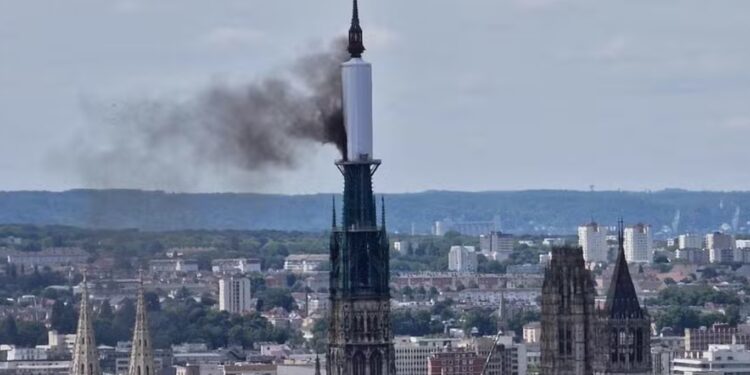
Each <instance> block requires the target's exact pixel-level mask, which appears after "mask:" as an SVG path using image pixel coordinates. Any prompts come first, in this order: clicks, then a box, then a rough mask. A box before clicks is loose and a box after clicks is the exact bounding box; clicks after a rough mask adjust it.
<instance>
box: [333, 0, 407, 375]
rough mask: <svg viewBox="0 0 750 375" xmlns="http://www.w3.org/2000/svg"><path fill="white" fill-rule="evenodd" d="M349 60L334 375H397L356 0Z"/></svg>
mask: <svg viewBox="0 0 750 375" xmlns="http://www.w3.org/2000/svg"><path fill="white" fill-rule="evenodd" d="M347 51H349V55H350V59H349V61H347V62H345V63H343V64H342V66H341V70H342V72H341V73H342V99H343V108H344V123H345V127H346V137H347V143H346V152H345V153H344V155H343V159H342V160H340V161H338V162H336V165H337V167H338V168H339V170H340V171H341V173H342V174H343V176H344V207H343V215H342V223H341V226H340V227H337V226H336V210H335V209H334V210H333V228H332V229H331V244H330V260H331V271H330V299H331V303H330V325H329V328H328V353H327V358H326V372H327V374H328V375H395V373H396V367H395V352H394V349H393V334H392V332H391V324H390V322H391V320H390V305H391V295H390V286H389V275H390V271H389V264H388V259H389V253H388V248H389V245H388V237H387V234H386V230H385V209H383V212H382V215H381V223H380V225H378V222H377V218H376V207H375V197H374V195H373V189H372V177H373V175H374V174H375V171H376V170H377V168H378V166H379V165H380V161H379V160H377V159H373V153H372V69H371V66H370V64H369V63H368V62H366V61H364V60H363V59H362V53H363V52H364V51H365V47H364V43H363V38H362V28H361V27H360V25H359V14H358V9H357V1H356V0H354V4H353V11H352V20H351V27H350V28H349V45H348V48H347Z"/></svg>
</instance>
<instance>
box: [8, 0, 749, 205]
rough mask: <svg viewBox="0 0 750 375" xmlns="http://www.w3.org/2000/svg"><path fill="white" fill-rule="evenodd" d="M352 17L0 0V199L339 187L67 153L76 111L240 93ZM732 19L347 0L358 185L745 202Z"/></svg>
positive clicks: (705, 14)
mask: <svg viewBox="0 0 750 375" xmlns="http://www.w3.org/2000/svg"><path fill="white" fill-rule="evenodd" d="M350 6H351V5H350V3H349V2H348V1H346V0H316V1H306V0H273V1H267V0H212V1H204V0H160V1H150V0H110V1H102V0H86V1H84V0H66V1H55V0H36V1H11V0H0V130H1V132H0V174H1V175H2V176H3V178H2V179H0V190H65V189H71V188H80V187H94V188H115V187H117V188H145V189H159V190H168V191H203V192H213V191H233V192H244V191H257V192H265V193H294V194H297V193H316V192H337V191H340V190H341V189H342V187H343V182H342V179H341V176H340V174H339V172H338V170H337V169H336V168H335V166H334V165H333V160H334V159H336V158H337V152H336V150H335V149H334V148H333V147H332V146H321V147H310V148H309V149H306V151H305V152H306V153H307V154H308V155H305V157H304V158H303V160H302V162H301V163H298V165H297V167H296V168H293V169H290V170H281V169H279V170H278V171H270V172H269V173H264V174H263V175H262V176H253V177H252V178H255V179H256V180H257V181H253V182H251V183H248V182H247V179H242V178H239V179H238V178H234V177H233V176H234V175H235V174H237V173H238V172H237V171H230V170H226V169H223V168H212V169H211V170H203V171H199V173H198V175H197V177H196V178H195V179H193V180H190V183H187V184H186V183H184V181H183V182H178V181H177V179H175V182H174V183H171V182H170V181H169V179H167V181H166V182H164V181H162V182H160V183H158V184H154V183H153V181H150V180H148V179H141V178H140V177H139V176H138V174H137V173H129V174H128V175H127V176H122V177H121V178H117V179H113V180H108V181H94V180H92V179H90V178H88V177H87V174H86V173H81V170H80V169H81V168H80V166H76V165H74V164H75V163H76V162H75V158H73V157H71V155H75V154H77V153H80V152H81V150H84V151H85V149H84V148H83V145H84V144H92V143H93V144H97V142H101V140H99V139H98V138H97V137H98V136H100V135H97V134H96V132H94V131H92V130H91V129H96V128H97V126H99V125H98V124H97V123H96V121H97V120H96V118H92V116H90V114H88V113H87V108H88V106H89V105H90V103H98V104H97V105H101V104H102V103H104V104H105V105H111V106H117V105H118V103H120V102H122V101H127V100H128V99H129V98H134V97H150V96H159V97H165V96H166V97H172V96H174V97H183V96H190V95H191V93H192V92H194V91H196V90H200V88H202V87H205V86H206V85H207V84H209V83H210V82H216V81H221V82H246V81H252V80H257V79H259V77H263V76H264V75H266V74H269V72H274V71H278V70H279V69H283V68H284V67H285V66H288V65H289V64H290V62H292V61H294V59H295V58H297V57H298V56H299V55H300V54H304V53H308V52H309V51H314V50H316V49H321V48H323V47H322V46H325V45H327V44H328V43H329V42H330V41H331V40H332V39H334V38H336V37H340V36H343V35H345V33H346V30H347V28H348V22H349V17H350ZM747 14H750V2H748V1H746V0H735V1H729V0H717V1H710V2H709V1H705V0H684V1H666V0H656V1H654V0H648V1H646V0H611V1H600V0H586V1H584V0H469V1H467V0H431V1H423V0H420V1H417V0H413V1H395V0H378V1H374V0H360V18H361V22H362V27H363V29H364V38H365V46H366V47H367V51H366V52H365V55H364V57H365V59H366V60H368V61H370V62H371V63H372V64H373V86H374V93H373V101H374V104H373V105H374V138H375V139H374V142H375V146H374V149H375V151H374V153H375V156H376V157H377V158H380V159H382V160H383V165H382V166H381V168H380V169H379V171H378V173H377V175H376V177H375V189H376V190H378V191H381V192H389V193H390V192H417V191H423V190H468V191H485V190H521V189H542V188H543V189H577V190H588V189H589V188H590V186H592V185H593V187H594V188H595V189H596V190H614V189H624V190H657V189H663V188H685V189H693V190H750V173H748V169H747V167H748V165H750V144H749V143H748V140H749V139H750V105H748V104H749V103H748V101H749V100H750V69H749V68H750V48H747V36H748V35H750V22H747ZM141 162H142V161H141ZM169 175H170V172H169V171H165V176H169Z"/></svg>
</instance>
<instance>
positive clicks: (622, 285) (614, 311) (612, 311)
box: [604, 222, 644, 319]
mask: <svg viewBox="0 0 750 375" xmlns="http://www.w3.org/2000/svg"><path fill="white" fill-rule="evenodd" d="M617 237H618V249H617V261H616V262H615V270H614V272H613V273H612V281H611V282H610V283H609V290H608V291H607V302H606V304H605V305H604V312H605V314H606V316H607V317H609V318H615V319H641V318H643V317H644V314H643V310H642V309H641V305H640V303H639V302H638V294H637V293H636V292H635V286H634V285H633V279H632V278H631V277H630V270H629V269H628V262H627V260H626V259H625V244H624V235H623V225H622V222H620V225H619V228H618V234H617Z"/></svg>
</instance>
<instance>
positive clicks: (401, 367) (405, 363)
mask: <svg viewBox="0 0 750 375" xmlns="http://www.w3.org/2000/svg"><path fill="white" fill-rule="evenodd" d="M459 341H460V339H457V338H452V337H408V336H401V337H396V339H395V340H394V343H393V347H394V349H395V351H396V375H427V359H428V358H430V356H431V355H432V354H434V353H437V352H439V351H441V350H443V348H444V347H446V346H451V347H455V346H457V344H458V343H459Z"/></svg>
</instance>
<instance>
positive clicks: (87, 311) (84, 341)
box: [70, 272, 102, 375]
mask: <svg viewBox="0 0 750 375" xmlns="http://www.w3.org/2000/svg"><path fill="white" fill-rule="evenodd" d="M87 284H88V281H87V278H86V272H84V273H83V289H82V291H81V307H80V309H81V310H80V312H79V313H78V328H77V329H76V342H75V345H74V347H73V361H72V362H71V368H70V374H71V375H101V373H102V372H101V370H100V367H99V352H98V351H97V350H96V339H95V338H94V326H93V324H92V321H93V316H92V313H91V307H90V306H89V288H88V285H87Z"/></svg>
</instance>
